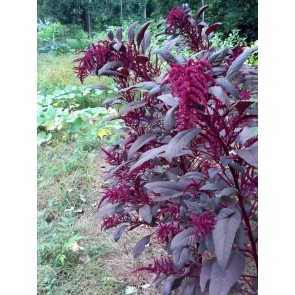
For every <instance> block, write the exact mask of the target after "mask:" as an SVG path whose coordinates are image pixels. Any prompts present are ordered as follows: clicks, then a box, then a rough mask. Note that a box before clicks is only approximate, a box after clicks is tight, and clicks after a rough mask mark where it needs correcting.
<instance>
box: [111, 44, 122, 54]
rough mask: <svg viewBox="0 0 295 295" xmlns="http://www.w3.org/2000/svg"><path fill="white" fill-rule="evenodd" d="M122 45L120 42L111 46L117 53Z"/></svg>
mask: <svg viewBox="0 0 295 295" xmlns="http://www.w3.org/2000/svg"><path fill="white" fill-rule="evenodd" d="M122 45H123V44H122V43H121V42H116V43H115V44H114V45H113V48H114V49H115V50H116V51H117V52H119V51H120V49H121V47H122Z"/></svg>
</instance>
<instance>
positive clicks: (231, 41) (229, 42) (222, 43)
mask: <svg viewBox="0 0 295 295" xmlns="http://www.w3.org/2000/svg"><path fill="white" fill-rule="evenodd" d="M246 38H247V37H246V36H241V35H240V34H239V30H238V29H233V30H231V32H230V33H229V35H228V36H227V37H225V35H224V34H223V33H222V32H216V33H215V34H214V36H213V37H212V38H211V39H210V42H211V44H212V47H214V48H217V49H219V48H226V47H227V48H231V49H234V48H235V47H236V46H237V45H238V44H241V45H242V44H244V43H245V42H246Z"/></svg>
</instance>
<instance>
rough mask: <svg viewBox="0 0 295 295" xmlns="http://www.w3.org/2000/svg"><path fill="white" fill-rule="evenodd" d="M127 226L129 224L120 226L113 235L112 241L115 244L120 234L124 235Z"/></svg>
mask: <svg viewBox="0 0 295 295" xmlns="http://www.w3.org/2000/svg"><path fill="white" fill-rule="evenodd" d="M128 226H129V224H123V225H121V226H119V227H118V228H117V229H116V231H115V233H114V240H115V242H118V241H119V240H120V238H121V236H122V234H123V233H124V231H125V229H126V228H127V227H128Z"/></svg>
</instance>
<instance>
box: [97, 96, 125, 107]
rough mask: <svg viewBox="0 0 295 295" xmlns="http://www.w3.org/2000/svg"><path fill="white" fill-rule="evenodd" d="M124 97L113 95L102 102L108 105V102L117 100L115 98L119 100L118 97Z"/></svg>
mask: <svg viewBox="0 0 295 295" xmlns="http://www.w3.org/2000/svg"><path fill="white" fill-rule="evenodd" d="M121 98H122V97H121V96H117V97H111V98H108V99H106V100H104V101H103V102H102V104H103V105H106V104H110V103H111V102H113V101H115V100H118V99H121Z"/></svg>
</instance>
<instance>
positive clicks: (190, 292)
mask: <svg viewBox="0 0 295 295" xmlns="http://www.w3.org/2000/svg"><path fill="white" fill-rule="evenodd" d="M180 289H181V295H204V294H203V293H202V292H201V289H200V286H199V281H198V280H197V279H196V278H189V279H186V280H183V281H182V284H181V286H180Z"/></svg>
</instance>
